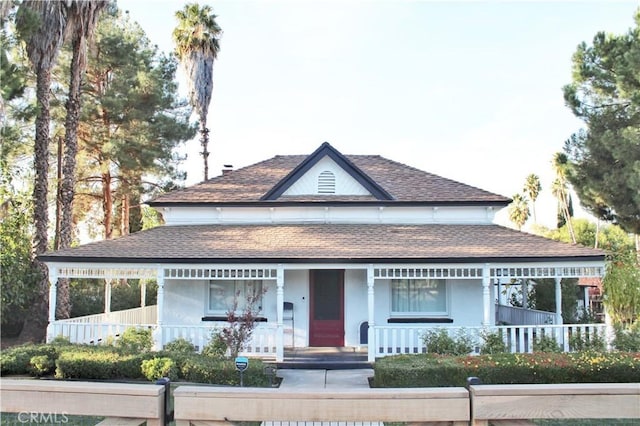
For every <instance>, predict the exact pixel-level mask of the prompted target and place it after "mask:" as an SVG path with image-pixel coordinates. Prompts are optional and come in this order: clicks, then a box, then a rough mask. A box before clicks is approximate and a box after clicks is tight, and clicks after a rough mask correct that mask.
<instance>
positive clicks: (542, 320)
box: [496, 305, 556, 325]
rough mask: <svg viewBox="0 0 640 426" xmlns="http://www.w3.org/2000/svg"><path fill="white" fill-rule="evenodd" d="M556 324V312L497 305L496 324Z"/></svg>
mask: <svg viewBox="0 0 640 426" xmlns="http://www.w3.org/2000/svg"><path fill="white" fill-rule="evenodd" d="M555 322H556V314H555V313H554V312H547V311H538V310H535V309H525V308H518V307H515V306H507V305H496V323H498V324H509V325H525V324H526V325H543V324H544V325H549V324H555Z"/></svg>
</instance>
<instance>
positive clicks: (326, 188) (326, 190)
mask: <svg viewBox="0 0 640 426" xmlns="http://www.w3.org/2000/svg"><path fill="white" fill-rule="evenodd" d="M335 193H336V176H335V175H334V174H333V172H331V171H329V170H325V171H324V172H322V173H320V176H318V194H335Z"/></svg>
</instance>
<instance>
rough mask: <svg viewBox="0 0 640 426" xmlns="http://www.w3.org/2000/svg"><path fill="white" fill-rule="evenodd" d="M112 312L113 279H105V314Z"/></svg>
mask: <svg viewBox="0 0 640 426" xmlns="http://www.w3.org/2000/svg"><path fill="white" fill-rule="evenodd" d="M109 312H111V278H105V279H104V313H105V314H106V313H109Z"/></svg>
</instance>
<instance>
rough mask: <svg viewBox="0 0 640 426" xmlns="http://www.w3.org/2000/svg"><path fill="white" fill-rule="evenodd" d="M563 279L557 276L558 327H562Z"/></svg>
mask: <svg viewBox="0 0 640 426" xmlns="http://www.w3.org/2000/svg"><path fill="white" fill-rule="evenodd" d="M561 282H562V278H560V277H558V276H556V325H562V324H563V322H562V286H561Z"/></svg>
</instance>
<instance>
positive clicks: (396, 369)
mask: <svg viewBox="0 0 640 426" xmlns="http://www.w3.org/2000/svg"><path fill="white" fill-rule="evenodd" d="M467 377H479V378H480V380H482V383H484V384H508V383H615V382H620V383H629V382H640V353H624V352H612V353H595V352H593V353H590V352H582V353H566V354H557V353H534V354H497V355H480V356H460V357H454V356H439V355H397V356H390V357H385V358H382V359H378V360H377V361H376V363H375V364H374V380H373V381H374V386H375V387H439V386H464V385H465V383H466V379H467Z"/></svg>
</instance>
